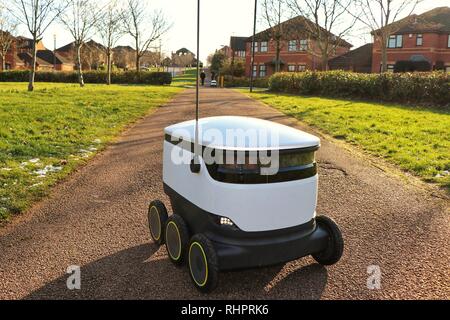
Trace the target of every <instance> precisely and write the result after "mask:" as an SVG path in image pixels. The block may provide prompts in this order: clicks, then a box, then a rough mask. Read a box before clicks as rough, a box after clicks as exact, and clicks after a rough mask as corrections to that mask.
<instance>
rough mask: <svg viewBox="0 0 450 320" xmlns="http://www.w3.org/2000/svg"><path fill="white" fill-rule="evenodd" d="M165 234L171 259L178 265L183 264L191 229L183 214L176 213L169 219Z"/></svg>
mask: <svg viewBox="0 0 450 320" xmlns="http://www.w3.org/2000/svg"><path fill="white" fill-rule="evenodd" d="M165 236H166V249H167V254H168V255H169V259H170V261H172V263H173V264H174V265H176V266H181V265H183V264H184V263H185V262H186V253H187V248H188V246H189V229H188V227H187V225H186V223H185V222H184V219H183V218H182V217H181V216H179V215H177V214H174V215H172V216H171V217H170V218H169V220H167V223H166V231H165Z"/></svg>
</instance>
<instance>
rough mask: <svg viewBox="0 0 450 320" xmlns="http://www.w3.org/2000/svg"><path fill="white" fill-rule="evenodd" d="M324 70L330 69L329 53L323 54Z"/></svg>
mask: <svg viewBox="0 0 450 320" xmlns="http://www.w3.org/2000/svg"><path fill="white" fill-rule="evenodd" d="M322 71H328V55H327V54H323V55H322Z"/></svg>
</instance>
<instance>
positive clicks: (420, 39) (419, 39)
mask: <svg viewBox="0 0 450 320" xmlns="http://www.w3.org/2000/svg"><path fill="white" fill-rule="evenodd" d="M422 45H423V34H418V35H417V36H416V46H418V47H420V46H422Z"/></svg>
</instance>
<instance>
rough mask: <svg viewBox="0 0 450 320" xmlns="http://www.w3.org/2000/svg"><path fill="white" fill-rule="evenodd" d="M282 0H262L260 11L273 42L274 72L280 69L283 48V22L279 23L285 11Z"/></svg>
mask: <svg viewBox="0 0 450 320" xmlns="http://www.w3.org/2000/svg"><path fill="white" fill-rule="evenodd" d="M285 4H286V3H285V1H284V0H263V2H262V12H263V19H264V22H265V23H266V24H267V26H268V27H269V29H268V32H269V34H268V36H269V37H270V39H272V40H273V41H274V42H275V72H279V71H280V70H281V58H280V54H281V50H282V49H283V47H282V45H283V36H284V33H283V24H282V23H281V22H282V20H283V17H284V14H283V13H284V12H285V9H286V8H285Z"/></svg>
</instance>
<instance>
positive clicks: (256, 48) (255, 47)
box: [253, 42, 259, 52]
mask: <svg viewBox="0 0 450 320" xmlns="http://www.w3.org/2000/svg"><path fill="white" fill-rule="evenodd" d="M258 47H259V44H258V42H254V43H253V48H254V50H255V52H258Z"/></svg>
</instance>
